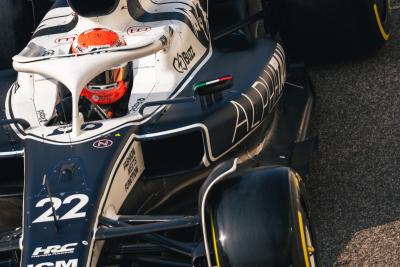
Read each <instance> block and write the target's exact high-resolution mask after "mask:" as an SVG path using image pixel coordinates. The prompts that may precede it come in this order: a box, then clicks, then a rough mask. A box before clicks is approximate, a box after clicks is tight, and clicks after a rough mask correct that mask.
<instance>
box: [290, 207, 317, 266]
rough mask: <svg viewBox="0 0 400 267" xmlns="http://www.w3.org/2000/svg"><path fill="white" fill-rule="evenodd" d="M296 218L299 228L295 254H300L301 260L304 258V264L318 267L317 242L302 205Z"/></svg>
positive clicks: (296, 226)
mask: <svg viewBox="0 0 400 267" xmlns="http://www.w3.org/2000/svg"><path fill="white" fill-rule="evenodd" d="M295 218H296V219H295V220H294V221H296V223H295V224H296V225H295V228H297V231H296V232H297V233H296V234H295V242H296V243H297V251H295V254H297V255H298V258H299V261H300V262H301V261H302V260H303V262H304V265H302V266H305V267H316V266H318V256H317V250H316V242H315V238H314V232H313V229H312V226H311V223H310V219H309V216H308V213H307V212H306V211H305V210H304V208H303V207H300V208H299V210H298V211H297V214H296V216H295ZM295 257H296V256H295Z"/></svg>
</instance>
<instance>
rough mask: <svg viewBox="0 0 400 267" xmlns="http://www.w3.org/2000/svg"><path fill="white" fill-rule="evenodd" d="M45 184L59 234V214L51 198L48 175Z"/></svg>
mask: <svg viewBox="0 0 400 267" xmlns="http://www.w3.org/2000/svg"><path fill="white" fill-rule="evenodd" d="M43 183H44V184H45V185H46V190H47V195H48V196H49V198H50V203H51V210H52V212H53V219H54V225H55V226H56V229H57V232H58V231H59V230H60V225H59V223H58V217H57V214H56V209H55V208H54V203H53V199H52V197H51V191H50V185H49V181H48V179H47V175H46V174H45V175H44V176H43Z"/></svg>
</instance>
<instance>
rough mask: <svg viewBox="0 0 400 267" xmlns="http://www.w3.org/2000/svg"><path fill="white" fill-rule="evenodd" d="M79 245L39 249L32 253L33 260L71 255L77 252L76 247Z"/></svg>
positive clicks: (72, 244) (71, 244) (70, 244)
mask: <svg viewBox="0 0 400 267" xmlns="http://www.w3.org/2000/svg"><path fill="white" fill-rule="evenodd" d="M77 245H78V243H69V244H65V245H63V246H61V245H53V246H47V247H46V248H42V247H38V248H36V249H35V251H34V252H33V253H32V258H39V257H48V256H55V255H63V254H71V253H74V252H75V247H76V246H77Z"/></svg>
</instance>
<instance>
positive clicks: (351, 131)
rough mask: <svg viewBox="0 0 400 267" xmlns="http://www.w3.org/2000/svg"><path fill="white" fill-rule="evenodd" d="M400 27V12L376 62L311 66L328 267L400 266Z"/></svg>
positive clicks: (319, 225)
mask: <svg viewBox="0 0 400 267" xmlns="http://www.w3.org/2000/svg"><path fill="white" fill-rule="evenodd" d="M398 4H400V1H396V3H394V5H398ZM399 25H400V12H399V10H394V11H393V16H392V39H391V40H390V42H389V43H388V45H387V46H386V47H385V48H384V49H383V50H382V51H380V52H379V53H378V54H377V55H376V56H374V57H372V58H369V59H364V60H358V61H351V62H345V63H340V64H334V65H328V66H326V65H324V66H310V67H309V70H310V73H311V77H312V79H313V81H314V84H315V87H316V96H317V104H316V109H315V114H314V120H313V128H314V131H316V132H318V133H319V138H320V145H319V150H318V152H317V153H316V154H315V155H314V159H313V162H312V164H311V165H312V166H311V175H310V177H308V179H307V181H306V184H307V189H308V192H309V194H310V199H311V209H312V219H313V224H314V228H315V230H316V235H317V240H318V248H319V251H320V263H321V266H400V175H399V174H400V141H399V140H400V127H399V122H400V65H399V62H400V27H399Z"/></svg>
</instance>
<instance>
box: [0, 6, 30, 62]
mask: <svg viewBox="0 0 400 267" xmlns="http://www.w3.org/2000/svg"><path fill="white" fill-rule="evenodd" d="M32 28H33V16H32V3H30V2H29V1H27V0H1V1H0V32H1V38H0V69H6V68H11V58H12V57H13V56H14V55H16V54H18V53H19V52H20V51H21V50H22V49H23V48H24V46H25V45H26V44H27V43H28V41H29V38H30V36H31V32H32V30H33V29H32Z"/></svg>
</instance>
